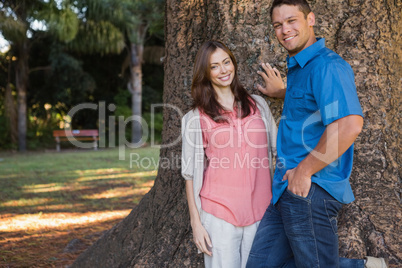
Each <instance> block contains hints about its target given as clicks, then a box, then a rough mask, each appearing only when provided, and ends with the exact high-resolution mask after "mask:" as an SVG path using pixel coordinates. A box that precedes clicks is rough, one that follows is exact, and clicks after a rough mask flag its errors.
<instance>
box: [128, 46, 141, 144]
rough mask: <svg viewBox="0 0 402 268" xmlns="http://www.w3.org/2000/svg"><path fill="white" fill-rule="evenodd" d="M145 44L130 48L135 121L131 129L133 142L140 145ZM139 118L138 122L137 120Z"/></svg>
mask: <svg viewBox="0 0 402 268" xmlns="http://www.w3.org/2000/svg"><path fill="white" fill-rule="evenodd" d="M143 53H144V44H143V43H140V44H134V43H131V48H130V81H129V84H128V89H129V91H130V93H131V111H132V116H134V121H133V124H132V128H131V142H132V143H134V144H136V143H139V142H140V140H141V138H142V128H141V122H140V121H139V120H138V118H141V103H142V57H143ZM136 118H137V120H136Z"/></svg>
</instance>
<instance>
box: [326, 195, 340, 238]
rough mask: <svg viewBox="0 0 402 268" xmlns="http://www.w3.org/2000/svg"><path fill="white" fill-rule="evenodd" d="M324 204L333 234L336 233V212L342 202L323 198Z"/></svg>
mask: <svg viewBox="0 0 402 268" xmlns="http://www.w3.org/2000/svg"><path fill="white" fill-rule="evenodd" d="M324 204H325V212H326V213H327V216H328V221H329V223H330V224H331V227H332V231H333V232H334V234H335V235H338V212H339V210H340V209H341V208H342V203H340V202H338V201H337V200H324Z"/></svg>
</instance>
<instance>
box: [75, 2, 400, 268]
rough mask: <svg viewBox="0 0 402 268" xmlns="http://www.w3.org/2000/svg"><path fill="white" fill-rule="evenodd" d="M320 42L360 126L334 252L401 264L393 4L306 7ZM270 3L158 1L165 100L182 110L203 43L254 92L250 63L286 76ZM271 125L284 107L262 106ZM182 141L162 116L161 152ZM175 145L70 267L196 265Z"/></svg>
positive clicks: (176, 126) (396, 12) (396, 14)
mask: <svg viewBox="0 0 402 268" xmlns="http://www.w3.org/2000/svg"><path fill="white" fill-rule="evenodd" d="M310 2H311V5H312V8H313V10H314V11H315V13H316V18H317V26H316V27H315V31H316V33H317V35H318V36H322V37H325V38H326V42H327V46H328V47H329V48H331V49H333V50H335V51H336V52H337V53H339V54H340V55H341V56H342V57H343V58H344V59H345V60H346V61H348V62H349V63H350V64H351V66H352V68H353V70H354V72H355V75H356V85H357V90H358V94H359V97H360V101H361V104H362V106H363V112H364V115H365V125H364V130H363V133H362V134H361V135H360V137H359V138H358V140H357V141H356V146H355V164H354V170H353V173H352V177H351V183H352V187H353V189H354V192H355V195H356V201H354V202H353V203H352V204H350V205H347V206H345V207H344V209H343V210H342V213H341V216H340V218H339V227H340V228H339V234H340V254H341V255H342V256H346V257H354V258H363V257H364V256H366V255H372V256H383V257H387V258H389V260H390V263H391V265H392V266H393V267H400V266H401V265H402V252H401V251H400V248H399V246H400V245H399V243H400V229H399V226H400V225H399V222H400V220H401V210H400V181H399V180H400V170H399V167H400V166H401V162H400V158H398V154H399V151H400V139H399V137H400V127H399V116H400V109H399V105H400V91H399V89H400V84H399V83H400V77H401V75H402V73H401V55H402V51H401V42H402V40H401V25H400V19H401V14H402V13H401V3H400V1H379V0H378V1H371V0H350V1H331V0H319V1H310ZM270 3H271V1H270V0H261V1H255V0H248V1H247V0H243V1H241V0H236V1H234V0H219V1H215V0H198V1H174V0H168V1H167V3H166V15H165V16H166V20H165V35H166V58H165V84H164V102H165V103H166V104H170V105H174V106H177V107H178V108H179V109H181V110H182V111H183V113H185V112H187V111H188V110H189V109H190V105H191V98H190V85H191V74H192V68H193V62H194V57H195V53H196V51H197V49H198V48H199V47H200V44H201V43H202V42H203V41H205V40H208V39H212V38H214V39H219V40H222V41H224V42H225V43H226V44H227V45H228V46H229V47H230V48H231V49H232V50H233V52H234V54H235V56H236V58H237V59H238V62H239V75H240V77H241V79H242V82H243V83H244V84H245V85H247V86H248V87H249V88H250V92H252V93H256V90H255V89H253V85H254V84H255V83H256V82H257V81H259V77H258V75H257V74H256V71H257V69H258V63H259V62H261V61H266V62H270V63H273V64H274V65H275V66H277V67H278V68H279V69H280V70H281V72H282V73H283V74H285V72H286V63H285V56H286V53H285V51H284V49H283V48H281V46H280V45H279V44H278V42H277V41H276V38H275V37H274V32H273V29H272V26H271V25H270V21H269V8H270ZM267 101H268V102H269V103H270V106H271V108H272V110H273V111H274V114H275V116H276V118H279V116H280V112H281V106H282V102H281V101H279V100H274V99H267ZM179 133H180V114H179V113H177V112H174V111H173V110H172V109H170V108H165V110H164V131H163V144H169V143H171V142H173V141H174V140H175V139H176V138H177V137H178V135H180V134H179ZM180 155H181V145H180V143H178V144H176V145H173V146H169V147H167V148H162V149H161V152H160V157H161V161H162V162H161V164H162V163H165V162H167V161H166V160H170V161H171V163H170V164H171V165H170V166H168V165H160V167H159V171H158V176H157V178H156V180H155V185H154V187H153V188H152V189H151V190H150V192H149V193H148V194H147V195H146V196H145V197H144V198H143V200H142V201H141V203H140V204H139V205H138V206H137V207H136V208H134V209H133V211H132V212H131V213H130V215H128V216H127V217H126V218H125V219H124V220H123V221H122V222H120V223H119V224H117V225H116V226H114V227H113V228H112V229H111V230H109V231H108V232H107V233H106V234H105V235H104V236H103V237H102V238H100V240H98V241H97V242H96V243H95V244H94V245H93V246H92V247H90V248H89V249H88V250H87V251H86V252H84V253H83V254H82V255H81V256H80V257H79V258H78V259H77V260H76V262H75V263H74V265H73V267H144V266H145V267H167V266H171V267H183V266H186V267H202V258H201V256H200V255H197V254H196V248H195V246H194V244H193V242H192V234H191V228H190V224H189V215H188V211H187V203H186V200H185V191H184V181H183V179H182V178H181V176H180V169H179V168H178V167H177V166H175V165H174V162H175V159H177V158H180Z"/></svg>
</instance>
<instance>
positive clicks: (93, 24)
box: [68, 20, 125, 55]
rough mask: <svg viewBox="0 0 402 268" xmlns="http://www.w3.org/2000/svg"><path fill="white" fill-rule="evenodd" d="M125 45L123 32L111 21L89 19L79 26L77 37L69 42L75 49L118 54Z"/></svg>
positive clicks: (90, 52) (88, 52)
mask: <svg viewBox="0 0 402 268" xmlns="http://www.w3.org/2000/svg"><path fill="white" fill-rule="evenodd" d="M124 46H125V43H124V35H123V33H122V32H121V31H120V30H119V29H118V28H117V27H116V26H115V25H113V24H112V23H111V22H109V21H92V20H87V21H86V22H85V23H84V24H81V25H80V26H79V32H78V35H77V38H75V39H74V40H73V41H72V42H70V43H69V44H68V47H69V48H70V49H72V50H74V51H80V52H82V53H87V54H93V53H100V54H101V55H103V54H110V53H113V54H118V53H120V52H121V51H122V50H123V48H124Z"/></svg>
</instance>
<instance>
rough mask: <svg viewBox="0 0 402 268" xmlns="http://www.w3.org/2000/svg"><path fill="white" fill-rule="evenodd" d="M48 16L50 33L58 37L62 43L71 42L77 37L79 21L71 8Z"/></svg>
mask: <svg viewBox="0 0 402 268" xmlns="http://www.w3.org/2000/svg"><path fill="white" fill-rule="evenodd" d="M46 15H47V16H48V18H47V24H48V26H49V31H50V32H51V33H53V34H54V35H55V36H57V38H58V39H59V40H60V41H64V42H70V41H72V40H73V39H74V38H75V37H76V35H77V33H78V26H79V20H78V18H77V14H75V13H74V12H73V11H72V10H71V8H70V7H69V6H66V8H64V9H62V10H56V11H54V12H48V13H47V14H46Z"/></svg>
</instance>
